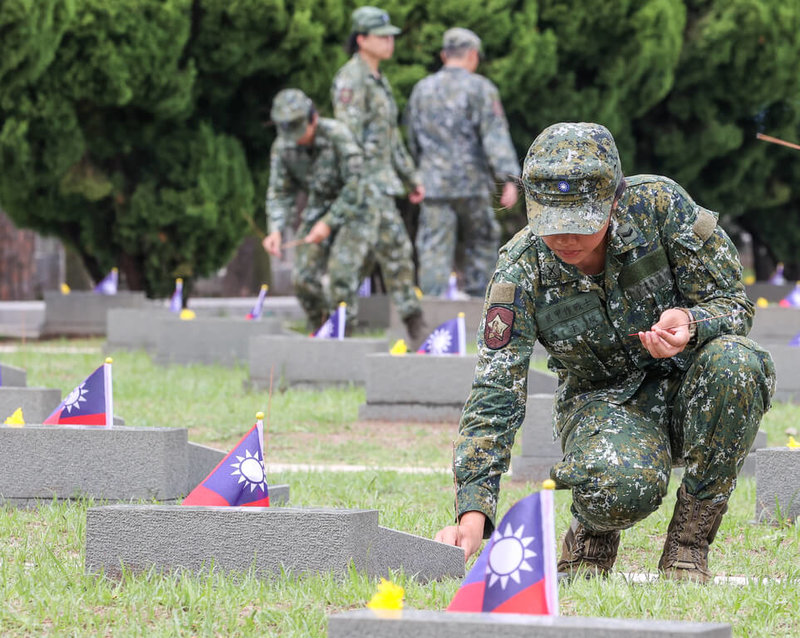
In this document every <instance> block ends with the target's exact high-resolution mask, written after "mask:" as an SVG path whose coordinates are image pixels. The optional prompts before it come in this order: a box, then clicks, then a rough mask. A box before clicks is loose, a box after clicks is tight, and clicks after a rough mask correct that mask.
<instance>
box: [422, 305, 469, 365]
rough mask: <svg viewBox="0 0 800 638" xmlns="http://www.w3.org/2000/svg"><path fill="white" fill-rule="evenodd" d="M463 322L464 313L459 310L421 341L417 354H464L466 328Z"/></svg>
mask: <svg viewBox="0 0 800 638" xmlns="http://www.w3.org/2000/svg"><path fill="white" fill-rule="evenodd" d="M464 324H465V321H464V313H463V312H459V313H458V316H457V317H456V318H455V319H450V320H449V321H445V322H444V323H443V324H441V325H439V326H438V327H437V328H436V329H435V330H434V331H433V332H432V333H431V334H430V336H429V337H428V338H427V339H425V341H423V342H422V345H421V346H420V347H419V350H417V354H462V355H463V354H466V353H467V335H466V333H467V330H466V327H465V325H464Z"/></svg>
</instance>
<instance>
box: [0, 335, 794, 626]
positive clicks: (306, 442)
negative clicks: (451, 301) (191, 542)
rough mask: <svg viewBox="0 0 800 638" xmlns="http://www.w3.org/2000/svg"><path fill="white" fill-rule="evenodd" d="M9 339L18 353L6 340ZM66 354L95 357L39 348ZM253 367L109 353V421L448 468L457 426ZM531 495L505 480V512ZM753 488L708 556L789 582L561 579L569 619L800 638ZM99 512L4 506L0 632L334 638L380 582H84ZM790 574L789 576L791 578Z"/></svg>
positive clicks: (326, 486) (658, 522)
mask: <svg viewBox="0 0 800 638" xmlns="http://www.w3.org/2000/svg"><path fill="white" fill-rule="evenodd" d="M6 345H8V344H6ZM67 348H72V349H82V350H86V349H88V350H90V352H83V351H81V352H76V353H62V352H43V349H48V350H51V351H52V350H64V349H67ZM102 359H103V353H102V342H100V341H98V340H81V341H62V342H46V343H42V344H37V343H30V344H26V345H25V346H24V347H23V348H21V349H19V350H18V351H15V352H0V360H1V361H3V362H4V363H8V364H11V365H17V366H20V367H24V368H26V369H27V371H28V383H29V385H39V386H47V387H59V388H61V389H62V391H63V392H66V391H68V390H71V389H72V388H73V387H74V386H75V385H76V384H77V383H79V382H80V381H82V380H83V378H84V377H85V376H86V375H87V374H88V372H90V371H91V370H92V369H94V367H96V366H97V365H99V364H100V362H101V361H102ZM246 378H247V370H246V369H245V368H241V367H240V368H235V369H228V368H221V367H213V366H187V367H184V366H171V367H163V368H162V367H158V366H155V365H153V364H152V363H151V362H150V359H149V357H147V356H146V355H144V354H143V353H125V352H119V353H115V354H114V401H115V412H116V413H117V414H119V415H122V416H123V417H124V418H125V419H126V422H127V423H128V424H129V425H137V426H139V425H145V426H165V425H168V426H180V427H187V428H189V431H190V438H191V439H192V440H195V441H201V442H204V443H206V444H209V445H213V446H216V447H219V448H222V449H226V448H228V447H229V446H230V445H231V444H232V443H234V442H235V441H236V440H238V438H239V437H240V436H241V435H242V434H243V433H244V432H245V431H246V430H247V428H249V427H250V425H251V424H252V422H253V417H254V415H255V412H257V411H259V410H264V411H265V412H266V411H267V409H268V408H269V412H270V420H269V421H270V422H269V436H268V445H269V449H268V453H267V454H268V461H269V462H272V463H279V462H281V463H284V462H301V463H326V464H327V463H337V464H338V463H346V464H358V465H367V466H375V467H391V466H401V465H414V466H420V467H446V466H447V465H449V463H450V458H451V447H450V446H451V440H452V438H453V436H454V434H455V426H453V425H450V426H446V425H444V426H443V425H427V424H418V423H407V424H394V423H376V422H372V423H366V424H365V423H358V422H357V411H358V405H359V404H360V403H362V402H363V401H364V394H363V390H361V389H359V388H347V389H340V390H327V391H324V392H300V391H287V392H284V393H278V392H276V393H274V394H273V396H272V398H271V400H270V398H269V394H268V393H267V392H254V391H250V390H246V389H245V383H244V382H245V381H246ZM799 426H800V407H798V406H786V405H778V406H775V407H774V408H773V410H772V411H771V412H770V413H768V415H767V417H766V418H765V420H764V429H766V430H767V432H768V438H769V443H770V444H771V445H782V444H783V443H784V442H785V440H786V435H785V434H784V430H785V429H786V428H787V427H795V428H798V427H799ZM270 479H271V480H272V481H273V482H275V481H279V482H286V483H289V485H290V487H291V500H292V505H294V506H326V507H361V508H375V509H377V510H379V512H380V523H381V524H382V525H385V526H388V527H392V528H395V529H400V530H403V531H406V532H410V533H414V534H419V535H422V536H427V537H430V536H432V535H433V534H434V533H435V531H436V530H437V529H439V528H440V527H441V526H443V525H445V524H447V523H448V522H449V521H450V518H451V516H452V479H451V478H450V477H449V476H448V475H446V474H427V475H420V474H413V475H412V474H402V473H397V472H393V471H387V470H379V469H374V470H368V471H363V472H348V473H336V472H291V473H282V474H280V475H276V474H270ZM677 486H678V482H677V481H673V483H672V485H671V487H670V495H669V496H668V498H667V500H666V502H665V504H664V506H663V507H662V508H660V509H659V510H658V511H657V512H656V513H655V514H653V515H652V516H650V517H649V518H648V519H646V520H645V521H643V522H642V523H641V524H639V525H637V526H636V527H634V528H633V529H630V530H626V531H625V532H623V535H622V543H621V547H620V553H619V559H618V562H617V569H618V570H619V571H624V572H652V571H654V570H655V567H656V563H657V561H658V557H659V555H660V552H661V547H662V544H663V541H664V536H665V532H666V527H667V523H668V521H669V518H670V516H671V512H672V508H673V505H674V492H675V490H676V489H677ZM532 487H533V486H532V485H527V484H522V483H516V482H512V481H508V480H505V479H504V483H503V490H502V492H501V500H500V504H499V510H500V511H501V512H502V511H505V510H506V509H507V508H508V507H509V506H510V505H511V504H512V503H513V502H514V501H515V500H517V499H519V498H521V497H522V496H524V495H525V494H527V493H529V492H530V490H531V489H532ZM569 500H570V499H569V494H568V493H567V492H561V491H559V492H557V493H556V529H557V533H559V534H562V533H563V530H564V529H565V528H566V526H567V524H568V522H569ZM754 503H755V483H754V481H753V480H752V479H742V480H740V482H739V487H738V488H737V490H736V491H735V492H734V494H733V497H732V498H731V502H730V511H729V513H728V514H727V515H726V516H725V518H724V520H723V523H722V527H721V529H720V532H719V535H718V537H717V542H716V543H715V544H714V545H713V546H712V549H711V554H710V562H711V567H712V570H713V571H715V572H716V573H717V574H726V575H731V576H750V577H765V578H770V579H778V578H782V579H784V581H783V582H782V583H779V582H773V581H770V582H768V583H766V584H757V585H755V584H754V585H748V586H736V585H712V586H707V587H703V586H699V585H693V584H680V583H671V582H656V583H651V584H628V583H626V582H625V580H624V579H622V578H621V577H617V576H615V577H612V578H610V579H608V580H595V581H590V582H583V581H581V582H575V583H573V584H570V585H563V584H562V585H561V586H560V591H559V596H560V601H561V612H562V613H563V614H568V615H581V616H615V617H626V618H658V619H672V620H694V621H715V622H728V623H731V624H732V625H733V627H734V635H736V636H770V637H773V636H797V635H800V613H798V609H800V598H799V597H798V593H797V592H798V590H799V589H800V586H798V584H797V582H796V581H797V579H800V526H797V525H794V526H791V525H783V526H779V527H770V526H765V525H753V524H752V522H751V521H752V518H753V514H754ZM91 505H93V503H92V502H75V503H71V504H50V505H47V506H43V507H41V508H40V509H38V510H31V511H24V510H16V509H12V508H10V507H5V508H2V509H0V635H3V636H5V635H10V636H28V635H53V636H73V635H74V636H78V635H80V636H107V635H113V636H129V635H130V636H136V635H147V636H174V635H183V636H229V635H231V636H232V635H242V636H281V637H301V636H302V637H306V636H312V637H318V636H319V637H321V636H325V635H326V617H327V615H328V614H331V613H336V612H338V611H343V610H347V609H354V608H361V607H363V606H364V605H365V604H366V602H367V600H369V598H370V596H371V595H372V593H373V592H374V591H375V588H376V582H375V581H374V580H372V579H369V578H366V577H364V576H363V575H360V574H358V573H356V572H351V573H350V574H349V575H348V576H347V577H345V578H344V579H340V580H336V579H334V578H331V577H329V576H322V577H301V578H295V577H289V576H281V577H276V578H273V579H269V580H259V579H257V578H255V577H253V576H252V575H248V574H243V575H238V576H232V575H204V576H193V575H187V574H184V575H180V576H177V575H162V574H157V573H155V572H154V573H149V574H133V573H125V574H124V575H123V576H122V577H121V578H119V579H115V580H111V579H105V578H99V577H95V576H90V575H85V574H84V572H83V545H84V537H85V529H84V527H85V521H86V508H87V507H89V506H91ZM393 579H394V580H395V582H397V583H399V584H401V585H402V586H403V587H404V588H405V591H406V602H405V604H406V607H407V608H414V609H443V608H445V607H446V606H447V603H448V602H449V600H450V599H451V598H452V596H453V594H454V593H455V591H456V589H457V588H458V585H459V582H458V581H456V580H453V579H448V580H445V581H442V582H437V583H429V584H420V583H418V582H416V581H415V580H413V579H412V578H408V577H407V576H405V575H404V574H402V573H398V574H395V575H394V578H393ZM791 580H794V581H795V582H790V581H791Z"/></svg>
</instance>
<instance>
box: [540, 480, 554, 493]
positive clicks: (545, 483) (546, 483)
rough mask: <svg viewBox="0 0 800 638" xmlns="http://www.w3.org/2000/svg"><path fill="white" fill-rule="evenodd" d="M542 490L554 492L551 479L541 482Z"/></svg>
mask: <svg viewBox="0 0 800 638" xmlns="http://www.w3.org/2000/svg"><path fill="white" fill-rule="evenodd" d="M542 489H543V490H554V489H556V482H555V481H554V480H553V479H545V480H544V481H542Z"/></svg>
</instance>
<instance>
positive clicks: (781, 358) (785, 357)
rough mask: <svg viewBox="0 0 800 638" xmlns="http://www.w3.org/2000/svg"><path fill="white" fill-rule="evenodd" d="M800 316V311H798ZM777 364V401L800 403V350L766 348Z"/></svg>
mask: <svg viewBox="0 0 800 638" xmlns="http://www.w3.org/2000/svg"><path fill="white" fill-rule="evenodd" d="M796 312H797V313H798V315H800V311H796ZM765 347H766V349H767V350H769V353H770V354H771V355H772V360H773V361H774V362H775V376H776V385H775V396H774V400H775V401H782V402H786V403H800V348H798V347H796V346H789V345H767V346H765Z"/></svg>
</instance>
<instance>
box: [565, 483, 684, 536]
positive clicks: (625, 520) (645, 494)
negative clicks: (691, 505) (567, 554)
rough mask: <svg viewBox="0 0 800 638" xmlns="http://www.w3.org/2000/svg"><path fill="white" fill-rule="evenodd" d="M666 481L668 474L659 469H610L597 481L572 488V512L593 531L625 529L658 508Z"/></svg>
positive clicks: (664, 493)
mask: <svg viewBox="0 0 800 638" xmlns="http://www.w3.org/2000/svg"><path fill="white" fill-rule="evenodd" d="M668 482H669V475H668V471H665V470H662V469H635V468H625V471H622V472H614V470H612V469H610V470H609V471H608V472H607V473H606V475H605V476H601V477H598V478H597V480H596V481H593V482H591V483H587V484H583V485H579V486H576V487H574V488H573V490H572V502H573V512H574V513H575V515H576V516H577V517H578V520H580V521H581V522H582V523H584V524H585V525H586V526H587V527H588V528H589V529H591V530H593V531H595V532H607V531H612V530H619V529H626V528H628V527H631V526H632V525H634V524H635V523H637V522H639V521H641V520H643V519H644V518H646V517H647V516H649V515H650V514H652V513H653V512H654V511H656V510H657V509H658V507H659V505H661V501H662V499H663V498H664V496H665V495H666V493H667V484H668Z"/></svg>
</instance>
